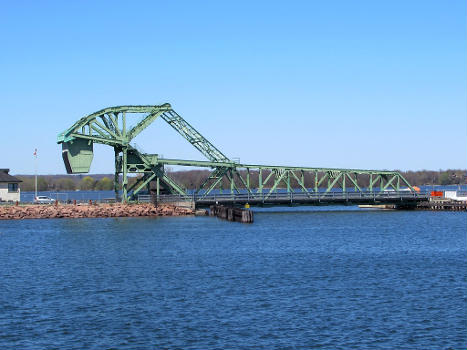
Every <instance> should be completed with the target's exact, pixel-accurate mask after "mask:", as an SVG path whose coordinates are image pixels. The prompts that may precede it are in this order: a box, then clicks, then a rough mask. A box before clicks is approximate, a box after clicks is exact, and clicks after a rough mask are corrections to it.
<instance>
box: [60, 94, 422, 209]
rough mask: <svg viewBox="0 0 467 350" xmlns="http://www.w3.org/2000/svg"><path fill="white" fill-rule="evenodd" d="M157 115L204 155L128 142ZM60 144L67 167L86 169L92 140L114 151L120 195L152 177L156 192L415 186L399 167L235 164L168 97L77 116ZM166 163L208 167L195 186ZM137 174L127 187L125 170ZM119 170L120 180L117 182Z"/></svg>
mask: <svg viewBox="0 0 467 350" xmlns="http://www.w3.org/2000/svg"><path fill="white" fill-rule="evenodd" d="M135 115H138V116H140V117H141V116H142V118H141V120H140V121H139V122H138V123H137V124H136V125H135V126H133V127H131V128H127V118H128V117H130V116H131V117H134V116H135ZM158 117H160V118H161V119H163V120H164V121H165V122H167V123H168V124H169V125H170V126H171V127H172V128H173V129H175V131H177V132H178V133H179V134H180V135H181V136H182V137H183V138H185V139H186V140H187V141H188V142H189V143H190V144H191V145H193V147H195V148H196V149H197V150H198V151H200V153H201V154H203V155H204V156H205V157H206V158H207V160H206V161H197V160H181V159H163V158H159V156H158V155H157V154H147V153H143V152H140V151H139V150H138V149H136V147H135V146H132V145H130V142H131V141H132V140H133V139H134V138H135V137H136V136H137V135H138V134H139V133H140V132H141V131H143V130H144V129H145V128H146V127H148V126H149V125H150V124H151V123H152V122H153V121H155V120H156V119H157V118H158ZM57 143H59V144H62V149H63V151H62V152H63V159H64V161H65V166H66V169H67V172H68V173H82V172H88V171H89V166H90V164H91V161H92V157H93V143H99V144H104V145H108V146H111V147H113V148H114V151H115V179H114V183H115V193H116V196H118V193H119V191H120V190H121V193H122V201H127V200H129V199H130V198H132V197H135V196H136V195H137V194H138V193H139V192H140V191H141V190H143V189H149V186H150V184H151V183H153V182H155V183H156V193H157V195H159V193H161V191H164V192H163V193H171V194H177V195H181V196H186V197H187V198H190V197H191V196H192V195H193V193H195V194H196V196H197V197H198V198H202V197H203V196H207V195H209V194H210V193H212V192H213V191H221V192H222V191H227V192H228V193H232V194H235V193H249V194H251V195H255V194H261V196H263V197H264V198H267V197H268V196H269V195H271V194H272V193H275V192H277V191H278V190H280V191H287V192H301V193H305V194H308V195H310V196H311V195H312V194H313V193H316V192H324V193H326V192H330V191H333V190H335V189H339V190H340V191H343V192H346V191H355V192H363V191H385V190H389V189H391V190H395V191H399V190H400V189H401V188H403V187H404V188H407V190H409V191H412V192H414V189H413V188H412V186H411V185H410V184H409V183H408V182H407V180H406V179H405V178H404V177H403V176H402V175H401V174H400V173H399V172H397V171H379V170H360V169H331V168H309V167H289V166H268V165H251V164H239V163H236V162H233V161H231V160H230V159H229V158H227V157H226V156H225V155H224V154H223V153H222V152H221V151H220V150H219V149H217V148H216V147H215V146H214V145H213V144H212V143H210V142H209V141H208V140H207V139H206V138H205V137H203V136H202V135H201V134H200V133H199V132H198V131H197V130H195V129H194V128H193V127H192V126H191V125H190V124H189V123H188V122H187V121H185V120H184V119H183V118H182V117H181V116H180V115H178V114H177V113H176V112H175V111H174V110H173V109H172V108H171V106H170V104H168V103H166V104H163V105H159V106H157V105H156V106H119V107H110V108H105V109H102V110H100V111H98V112H96V113H93V114H90V115H88V116H86V117H83V118H81V119H80V120H78V121H77V122H76V123H75V124H73V126H71V127H70V128H68V129H67V130H66V131H64V132H63V133H60V134H59V135H58V138H57ZM166 165H178V166H186V167H197V168H209V169H211V172H210V174H209V176H208V177H207V178H206V179H205V181H204V182H203V183H202V185H201V186H200V187H199V188H196V189H189V190H187V189H186V188H183V186H181V185H180V184H178V183H177V182H176V181H175V180H174V179H172V178H171V177H170V176H169V174H168V173H167V172H166V171H165V166H166ZM129 173H136V174H139V175H140V176H139V177H138V178H137V181H136V182H135V183H134V184H133V185H132V186H131V187H128V174H129ZM120 175H122V182H121V184H120Z"/></svg>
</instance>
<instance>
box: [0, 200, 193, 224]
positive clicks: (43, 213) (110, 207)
mask: <svg viewBox="0 0 467 350" xmlns="http://www.w3.org/2000/svg"><path fill="white" fill-rule="evenodd" d="M185 215H194V210H192V209H188V208H181V207H176V206H173V205H168V204H162V205H158V206H157V207H156V206H154V205H153V204H146V203H145V204H120V203H113V204H92V205H89V204H77V205H73V204H58V205H56V204H52V205H43V204H42V205H32V204H31V205H5V206H0V220H21V219H51V218H109V217H138V216H185Z"/></svg>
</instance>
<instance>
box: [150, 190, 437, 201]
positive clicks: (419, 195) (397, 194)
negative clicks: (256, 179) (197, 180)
mask: <svg viewBox="0 0 467 350" xmlns="http://www.w3.org/2000/svg"><path fill="white" fill-rule="evenodd" d="M428 197H429V193H428V192H409V191H378V192H375V191H358V192H337V191H333V192H275V193H264V192H263V193H254V192H253V193H222V194H221V193H217V194H209V195H204V194H198V195H197V194H195V193H193V194H192V195H190V196H183V195H159V196H158V198H157V199H158V201H160V202H173V201H194V202H211V201H216V200H217V201H222V200H234V201H235V200H236V201H249V200H262V201H269V200H270V201H274V200H290V201H293V200H294V199H295V200H299V199H310V200H323V199H349V200H352V199H373V200H375V199H376V200H377V199H401V200H403V199H412V198H413V199H426V198H428Z"/></svg>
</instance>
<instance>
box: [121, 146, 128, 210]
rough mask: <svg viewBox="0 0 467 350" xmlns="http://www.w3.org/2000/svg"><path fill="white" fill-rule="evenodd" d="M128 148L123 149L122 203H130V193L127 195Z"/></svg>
mask: <svg viewBox="0 0 467 350" xmlns="http://www.w3.org/2000/svg"><path fill="white" fill-rule="evenodd" d="M127 151H128V149H127V147H123V149H122V153H123V156H122V173H123V178H122V202H128V193H127V186H128V177H127V175H128V169H127V163H128V154H127Z"/></svg>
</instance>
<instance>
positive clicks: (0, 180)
mask: <svg viewBox="0 0 467 350" xmlns="http://www.w3.org/2000/svg"><path fill="white" fill-rule="evenodd" d="M9 171H10V169H0V202H16V201H18V202H19V200H20V198H19V197H20V189H19V183H20V182H22V181H21V180H20V179H18V178H16V177H14V176H11V175H10V174H8V172H9Z"/></svg>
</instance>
